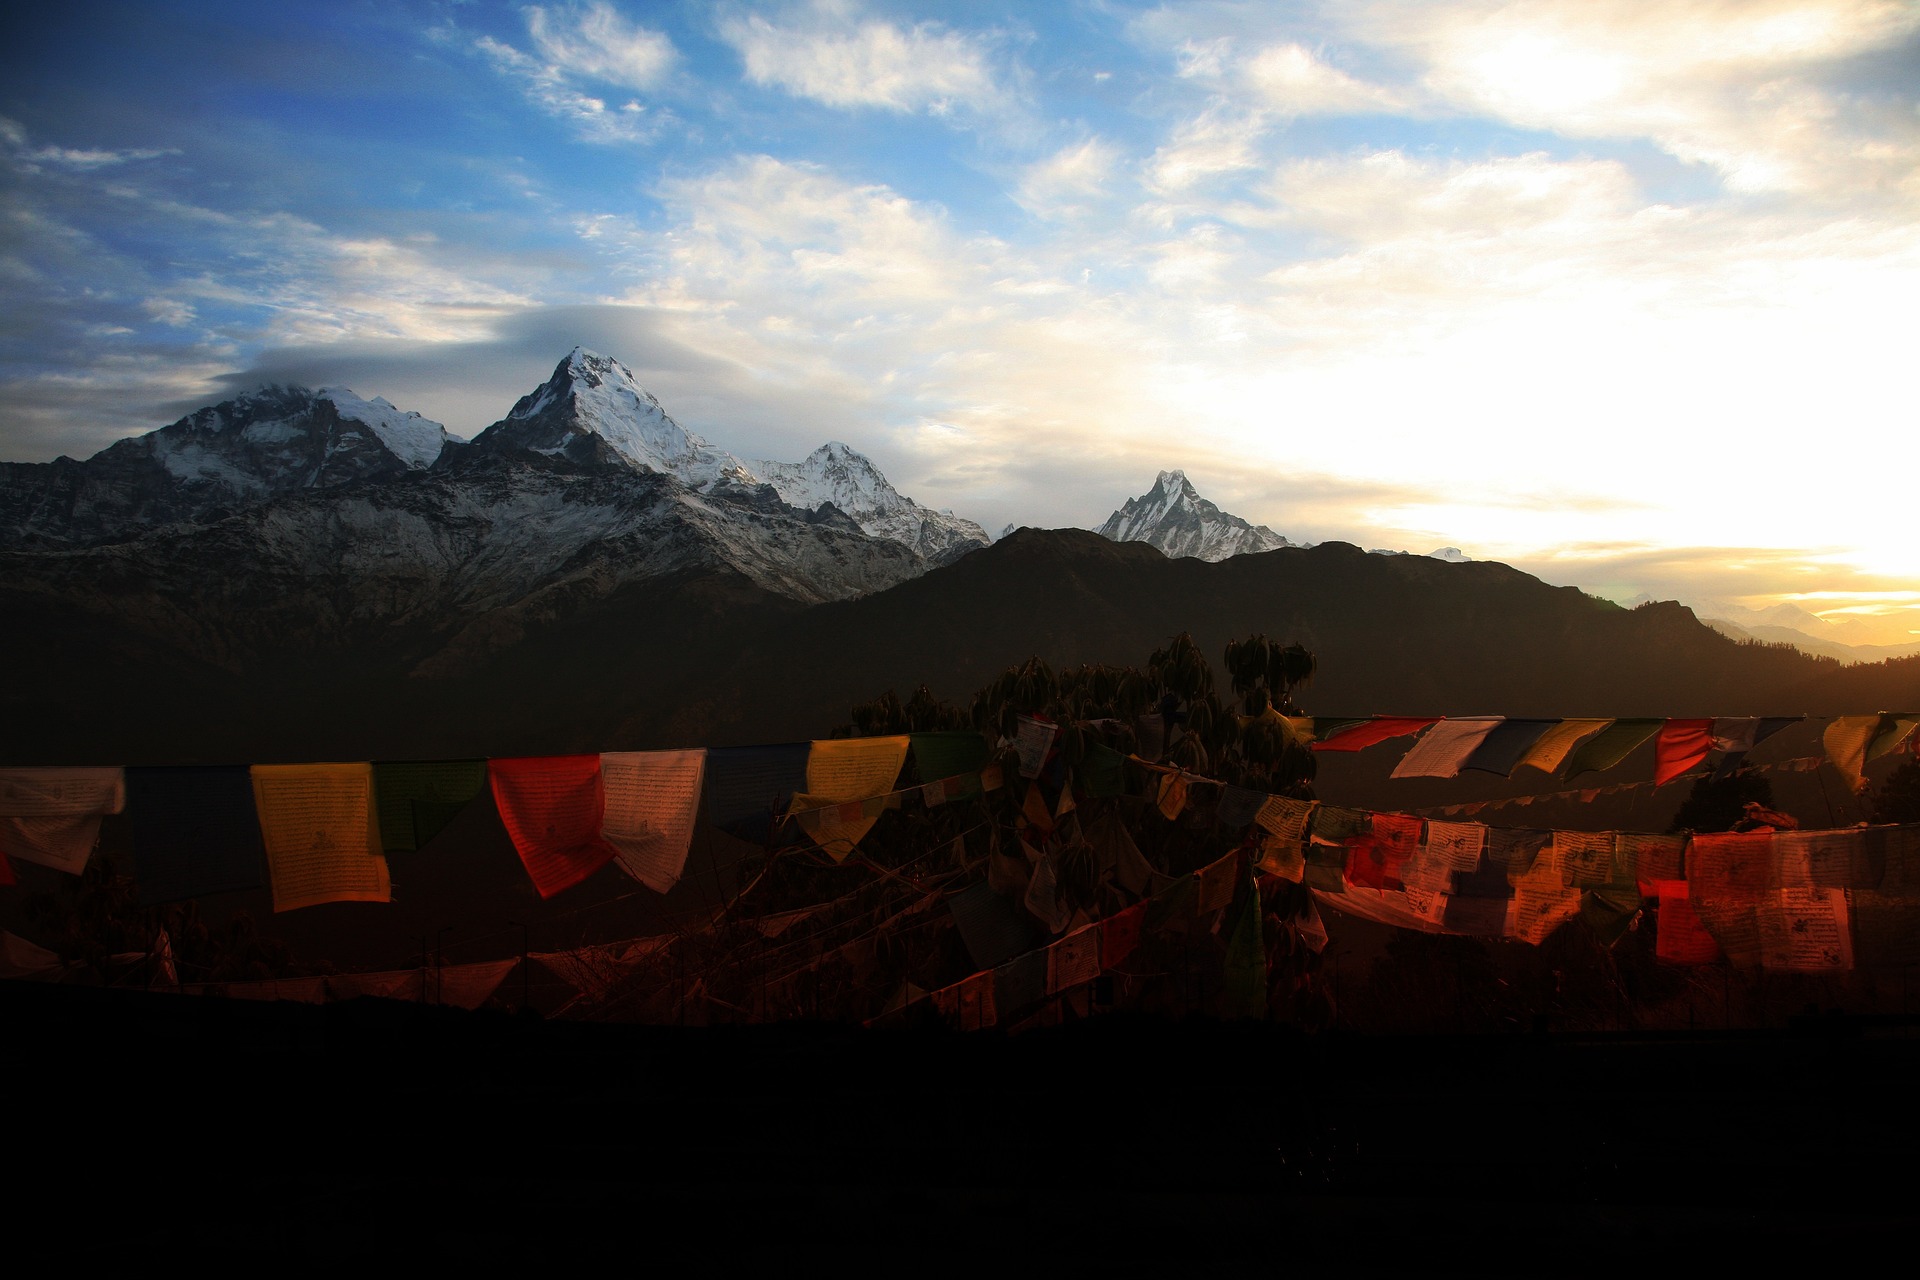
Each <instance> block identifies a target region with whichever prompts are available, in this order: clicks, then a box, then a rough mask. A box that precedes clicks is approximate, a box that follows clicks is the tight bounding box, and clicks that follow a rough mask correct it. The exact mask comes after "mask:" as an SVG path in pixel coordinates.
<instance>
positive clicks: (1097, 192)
mask: <svg viewBox="0 0 1920 1280" xmlns="http://www.w3.org/2000/svg"><path fill="white" fill-rule="evenodd" d="M1119 158H1120V153H1119V150H1118V149H1117V148H1115V147H1114V146H1113V144H1112V143H1109V142H1106V141H1104V140H1102V139H1100V138H1088V139H1087V140H1086V141H1084V142H1077V143H1073V144H1070V145H1068V146H1065V147H1062V148H1061V149H1060V150H1058V151H1056V152H1054V153H1053V154H1052V155H1050V156H1048V157H1046V158H1045V159H1044V160H1039V161H1036V162H1034V163H1033V164H1030V165H1028V166H1027V168H1026V169H1025V171H1024V172H1022V173H1021V175H1020V185H1019V187H1018V188H1017V189H1016V191H1015V195H1014V198H1015V199H1016V200H1018V201H1019V202H1020V204H1021V207H1023V208H1025V209H1027V210H1028V211H1029V212H1031V213H1036V214H1039V215H1040V216H1042V217H1051V218H1064V217H1075V216H1078V215H1081V214H1085V213H1088V212H1090V211H1091V210H1092V209H1094V208H1095V207H1097V205H1098V203H1099V202H1100V200H1101V198H1102V197H1104V196H1105V195H1106V194H1107V189H1108V185H1109V184H1110V183H1111V182H1112V180H1113V176H1114V168H1115V165H1116V164H1117V163H1118V161H1119Z"/></svg>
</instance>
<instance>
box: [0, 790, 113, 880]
mask: <svg viewBox="0 0 1920 1280" xmlns="http://www.w3.org/2000/svg"><path fill="white" fill-rule="evenodd" d="M125 805H126V781H125V775H124V774H123V773H122V771H121V770H119V769H117V768H89V767H76V768H62V767H47V768H39V767H23V768H12V769H0V854H5V855H7V856H9V857H14V858H18V859H20V860H21V861H22V862H37V863H39V864H40V865H41V866H45V867H53V868H55V869H56V870H60V871H65V872H68V873H70V874H73V875H79V874H80V873H81V872H82V871H85V870H86V869H87V861H88V859H89V858H91V857H92V856H93V847H94V845H96V844H98V843H99V840H100V819H101V818H102V817H103V816H104V815H106V814H109V813H119V812H120V811H121V809H122V808H124V807H125Z"/></svg>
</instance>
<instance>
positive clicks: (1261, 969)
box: [1221, 858, 1267, 1018]
mask: <svg viewBox="0 0 1920 1280" xmlns="http://www.w3.org/2000/svg"><path fill="white" fill-rule="evenodd" d="M1228 915H1229V923H1228V929H1227V956H1226V972H1225V974H1224V979H1225V983H1224V986H1225V990H1224V991H1223V993H1222V994H1223V996H1224V1007H1223V1008H1222V1009H1221V1013H1222V1014H1223V1015H1224V1016H1226V1017H1229V1018H1265V1017H1266V1016H1267V946H1266V938H1265V936H1264V930H1263V929H1262V921H1261V918H1260V890H1259V888H1258V887H1257V886H1256V885H1255V883H1254V879H1253V863H1252V861H1251V860H1250V859H1247V858H1242V859H1241V860H1240V884H1239V892H1238V893H1237V894H1236V895H1235V897H1234V902H1233V906H1232V907H1231V908H1230V909H1229V912H1228Z"/></svg>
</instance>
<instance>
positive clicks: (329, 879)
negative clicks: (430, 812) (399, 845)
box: [252, 764, 393, 911]
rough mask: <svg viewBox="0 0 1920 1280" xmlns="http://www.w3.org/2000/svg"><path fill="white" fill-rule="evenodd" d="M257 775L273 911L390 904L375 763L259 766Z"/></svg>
mask: <svg viewBox="0 0 1920 1280" xmlns="http://www.w3.org/2000/svg"><path fill="white" fill-rule="evenodd" d="M252 775H253V798H254V808H255V809H256V810H258V812H259V815H260V835H261V839H262V841H263V843H264V844H265V845H266V849H267V873H268V879H269V881H270V882H271V884H272V886H273V909H274V910H275V911H292V910H295V909H297V908H300V907H311V906H317V905H318V904H320V903H323V902H390V901H392V900H393V894H392V890H391V886H390V884H389V882H388V879H387V860H386V858H385V857H383V856H382V855H381V854H380V852H379V850H380V832H379V829H378V826H377V815H376V814H375V812H374V806H373V766H372V765H371V764H257V765H254V766H253V769H252Z"/></svg>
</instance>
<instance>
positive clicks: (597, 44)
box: [474, 4, 677, 144]
mask: <svg viewBox="0 0 1920 1280" xmlns="http://www.w3.org/2000/svg"><path fill="white" fill-rule="evenodd" d="M527 31H528V34H529V35H531V36H532V38H533V42H534V47H535V49H536V50H538V53H539V56H537V57H536V56H535V55H534V54H530V53H527V52H526V51H525V50H522V49H516V48H515V47H514V46H512V45H510V44H506V43H504V42H502V41H499V40H495V39H493V38H492V37H491V36H482V37H480V38H479V39H478V40H476V41H475V42H474V48H476V49H478V50H479V51H480V53H481V54H483V55H484V56H485V57H486V58H487V59H488V61H490V62H492V63H493V65H494V69H495V70H497V71H498V72H499V73H500V74H501V75H504V76H507V77H508V78H510V79H513V80H516V81H518V82H519V83H520V87H521V91H522V92H523V93H524V94H525V95H526V98H527V101H528V102H530V103H532V104H533V105H534V106H535V107H537V108H538V109H539V110H541V111H543V112H545V113H546V114H548V115H550V116H553V117H555V118H556V119H560V120H564V121H566V122H567V123H569V124H571V125H572V126H573V128H574V131H575V133H576V134H578V135H579V137H580V138H581V139H583V140H584V141H588V142H598V143H643V144H644V143H649V142H652V141H654V140H655V139H656V138H658V137H659V136H660V133H661V131H662V130H663V129H665V128H666V127H667V126H668V125H669V124H670V123H671V122H672V120H673V116H672V113H671V112H667V111H663V110H660V109H658V108H655V107H652V106H649V105H648V104H647V103H644V102H642V101H640V100H639V99H637V98H633V97H626V98H625V100H624V101H621V100H618V99H619V98H620V97H621V96H623V95H615V99H614V100H612V101H610V100H609V98H608V97H606V96H603V95H602V94H599V93H594V92H589V91H588V89H587V88H586V87H583V84H584V85H592V84H595V83H598V84H606V85H613V86H617V87H619V88H621V89H625V90H632V89H642V90H650V89H654V88H656V87H658V86H659V85H660V84H661V83H662V82H663V81H664V80H665V79H666V78H667V76H668V75H669V74H670V73H671V71H672V69H673V65H674V61H675V58H676V56H677V55H676V53H675V50H674V47H673V42H672V41H670V40H669V39H667V37H666V36H665V35H663V34H661V33H659V32H657V31H652V30H649V29H648V28H646V27H640V26H633V25H629V24H628V23H626V22H625V21H624V20H623V19H621V17H620V16H619V14H618V13H616V12H614V10H613V9H611V8H610V7H608V6H607V5H605V4H591V5H588V6H587V7H586V8H584V9H578V8H576V9H564V10H562V9H544V8H540V7H538V6H534V7H531V8H529V9H528V10H527Z"/></svg>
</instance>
